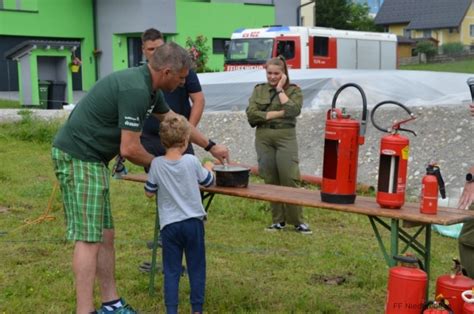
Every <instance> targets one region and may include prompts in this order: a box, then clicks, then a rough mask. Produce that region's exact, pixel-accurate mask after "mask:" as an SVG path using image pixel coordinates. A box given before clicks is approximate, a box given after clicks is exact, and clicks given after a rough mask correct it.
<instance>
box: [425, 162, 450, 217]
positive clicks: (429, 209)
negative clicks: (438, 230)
mask: <svg viewBox="0 0 474 314" xmlns="http://www.w3.org/2000/svg"><path fill="white" fill-rule="evenodd" d="M438 187H439V192H440V194H441V197H442V198H443V199H445V198H446V190H445V188H444V180H443V177H442V176H441V171H440V169H439V167H438V166H437V165H435V164H429V165H428V167H427V168H426V175H425V176H424V177H423V179H422V180H421V197H420V212H421V213H423V214H431V215H436V213H437V211H438Z"/></svg>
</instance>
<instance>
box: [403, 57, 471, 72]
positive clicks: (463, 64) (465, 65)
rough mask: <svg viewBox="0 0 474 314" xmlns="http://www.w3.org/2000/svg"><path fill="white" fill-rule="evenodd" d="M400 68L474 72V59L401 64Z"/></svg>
mask: <svg viewBox="0 0 474 314" xmlns="http://www.w3.org/2000/svg"><path fill="white" fill-rule="evenodd" d="M400 70H417V71H437V72H458V73H474V60H464V61H455V62H448V63H429V64H415V65H403V66H400Z"/></svg>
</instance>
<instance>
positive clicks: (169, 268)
mask: <svg viewBox="0 0 474 314" xmlns="http://www.w3.org/2000/svg"><path fill="white" fill-rule="evenodd" d="M181 224H182V223H181V222H177V223H173V224H170V225H167V226H165V228H163V229H162V230H161V235H162V241H163V272H164V280H165V283H164V294H165V306H166V312H167V313H168V314H174V313H178V303H179V298H178V293H179V278H180V276H181V261H182V259H183V241H182V238H183V237H182V234H181Z"/></svg>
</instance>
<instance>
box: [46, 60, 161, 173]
mask: <svg viewBox="0 0 474 314" xmlns="http://www.w3.org/2000/svg"><path fill="white" fill-rule="evenodd" d="M168 111H169V107H168V104H167V103H166V102H165V100H164V97H163V93H162V92H161V91H160V90H158V91H156V92H154V91H153V89H152V86H151V74H150V71H149V69H148V66H147V65H146V64H145V65H143V66H141V67H136V68H130V69H126V70H122V71H118V72H114V73H112V74H109V75H108V76H106V77H104V78H102V79H101V80H99V81H98V82H97V83H96V84H95V85H94V86H93V87H92V89H91V90H90V91H89V92H88V93H87V94H86V96H84V97H83V98H82V99H81V100H80V101H79V103H78V104H77V105H76V107H75V108H74V110H73V111H72V112H71V114H70V115H69V119H68V120H67V121H66V123H65V125H64V126H63V127H62V128H61V130H59V132H58V134H57V135H56V137H55V139H54V142H53V146H54V147H57V148H59V149H61V150H63V151H64V152H66V153H69V154H70V155H71V156H73V157H74V158H77V159H80V160H83V161H98V162H104V163H106V164H107V163H108V162H109V161H110V160H111V159H112V158H114V156H116V155H117V154H118V153H119V152H120V137H121V130H122V129H125V130H130V131H135V132H141V130H142V127H143V123H144V121H145V119H146V118H147V116H148V115H149V114H150V113H151V112H153V113H166V112H168Z"/></svg>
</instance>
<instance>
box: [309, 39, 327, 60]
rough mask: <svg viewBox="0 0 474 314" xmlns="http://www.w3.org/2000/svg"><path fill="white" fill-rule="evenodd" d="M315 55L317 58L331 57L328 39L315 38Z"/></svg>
mask: <svg viewBox="0 0 474 314" xmlns="http://www.w3.org/2000/svg"><path fill="white" fill-rule="evenodd" d="M313 55H314V56H316V57H327V56H328V55H329V38H328V37H314V41H313Z"/></svg>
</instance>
